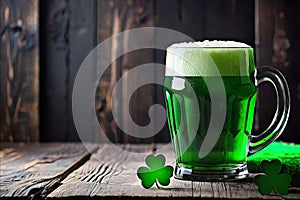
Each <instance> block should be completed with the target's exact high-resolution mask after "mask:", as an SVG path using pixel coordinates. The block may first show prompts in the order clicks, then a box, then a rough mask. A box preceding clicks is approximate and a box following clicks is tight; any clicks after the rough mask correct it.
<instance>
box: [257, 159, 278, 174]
mask: <svg viewBox="0 0 300 200" xmlns="http://www.w3.org/2000/svg"><path fill="white" fill-rule="evenodd" d="M281 166H282V164H281V162H280V160H278V159H275V160H272V161H268V160H263V161H262V162H261V163H260V168H261V169H262V171H263V172H265V174H267V175H277V174H279V172H280V170H281Z"/></svg>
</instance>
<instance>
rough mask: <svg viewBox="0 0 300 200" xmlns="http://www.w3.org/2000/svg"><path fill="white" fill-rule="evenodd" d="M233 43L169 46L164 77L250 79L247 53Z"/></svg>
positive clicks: (244, 45)
mask: <svg viewBox="0 0 300 200" xmlns="http://www.w3.org/2000/svg"><path fill="white" fill-rule="evenodd" d="M250 51H251V53H252V51H253V49H252V48H251V47H250V46H249V45H247V44H245V43H241V42H236V41H221V40H214V41H208V40H205V41H202V42H201V41H198V42H183V43H176V44H172V45H171V46H170V47H168V48H167V58H166V76H219V75H220V73H221V74H222V75H224V76H236V75H243V76H244V75H249V59H251V58H250V57H249V52H250Z"/></svg>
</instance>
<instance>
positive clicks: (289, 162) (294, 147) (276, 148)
mask: <svg viewBox="0 0 300 200" xmlns="http://www.w3.org/2000/svg"><path fill="white" fill-rule="evenodd" d="M274 159H279V160H280V161H281V163H282V169H281V173H288V174H290V175H291V176H292V178H293V181H292V186H300V145H299V144H293V143H284V142H273V143H271V144H270V145H269V146H267V147H266V148H265V149H263V150H261V151H259V152H257V153H255V154H253V155H251V156H249V157H248V160H247V166H248V171H249V172H250V173H259V172H262V171H261V169H260V162H261V161H262V160H274Z"/></svg>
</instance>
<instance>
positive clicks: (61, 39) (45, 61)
mask: <svg viewBox="0 0 300 200" xmlns="http://www.w3.org/2000/svg"><path fill="white" fill-rule="evenodd" d="M84 2H85V3H84V4H83V1H79V0H77V1H45V2H42V3H41V16H42V17H41V18H42V19H44V20H43V22H42V23H41V24H40V25H41V77H42V78H41V82H42V85H41V88H42V89H41V107H42V110H41V111H42V112H41V116H42V118H41V125H42V129H41V130H42V134H41V139H42V140H43V141H49V140H59V141H65V140H78V137H77V133H76V131H75V129H74V124H73V121H72V115H71V110H70V105H71V99H70V95H71V91H70V90H71V88H72V84H73V81H74V76H75V74H76V71H77V70H78V66H79V65H80V64H81V62H82V59H83V58H84V56H86V55H87V53H88V52H89V51H90V50H91V49H92V48H93V47H95V46H96V44H99V43H100V42H102V41H103V40H105V39H107V38H109V37H110V36H112V35H114V34H116V33H119V32H122V31H124V30H128V29H132V28H137V27H150V26H158V27H165V28H170V29H173V30H177V31H180V32H182V33H185V34H187V35H189V36H191V37H193V38H194V39H196V40H203V39H216V38H218V39H235V40H239V41H243V42H246V43H248V44H250V45H252V46H254V1H253V0H251V1H247V2H243V1H241V0H236V1H233V0H225V1H217V0H200V1H199V0H176V1H172V3H170V2H167V1H164V0H155V1H150V0H125V1H121V0H108V1H106V0H105V1H104V0H99V1H93V0H89V1H84ZM84 30H86V32H84ZM82 32H84V33H85V34H83V35H80V36H78V37H77V34H78V33H82ZM74 36H76V37H74ZM152 38H153V35H152V34H151V33H148V34H147V33H146V34H145V39H149V40H151V39H152ZM116 45H117V46H119V47H118V48H126V47H124V44H116ZM110 51H111V49H110V48H108V49H107V52H110ZM108 56H111V55H110V53H108ZM57 58H59V59H57ZM100 62H101V61H100ZM151 62H154V63H164V62H165V52H163V51H157V50H153V49H148V50H140V51H135V52H131V53H128V54H126V55H124V56H122V57H121V58H120V59H118V60H117V61H116V62H114V63H112V64H111V66H110V68H109V69H108V70H107V71H106V73H105V75H104V77H103V78H102V79H101V81H100V82H99V89H98V92H97V94H96V98H97V99H96V100H97V101H96V105H95V106H96V109H97V111H98V121H99V123H100V124H101V127H102V128H103V130H104V131H105V132H106V134H107V135H108V137H109V138H110V139H111V140H112V141H115V142H154V141H160V142H166V141H169V133H168V129H167V125H165V127H164V129H163V130H162V131H160V133H158V134H157V135H156V136H155V137H152V138H148V139H140V138H133V137H131V136H129V135H127V134H125V133H123V132H122V131H121V130H120V129H119V128H118V127H117V126H116V124H115V122H114V120H113V118H112V115H111V104H110V101H111V92H112V89H113V88H114V85H115V83H116V81H117V80H118V79H119V78H120V77H121V76H122V74H124V73H125V72H127V71H128V70H130V69H132V68H134V67H135V66H138V65H140V64H145V63H151ZM148 76H153V77H154V76H155V73H154V72H153V74H149V75H148ZM162 76H163V74H162ZM125 90H126V88H124V91H125ZM145 94H147V95H145ZM117 101H118V100H117ZM154 103H160V104H164V100H163V93H162V87H161V86H154V85H148V86H144V87H142V88H140V89H139V90H138V91H136V92H135V93H134V95H133V96H132V98H131V104H130V105H131V106H130V113H131V116H132V118H133V120H134V121H135V122H136V123H137V124H139V125H146V124H147V123H149V117H148V110H149V107H150V106H151V105H153V104H154ZM121 112H122V111H121ZM128 117H129V116H128ZM124 119H126V117H124ZM97 123H98V122H97ZM123 123H126V120H125V121H124V122H123ZM141 134H142V133H141Z"/></svg>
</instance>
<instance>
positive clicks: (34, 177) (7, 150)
mask: <svg viewBox="0 0 300 200" xmlns="http://www.w3.org/2000/svg"><path fill="white" fill-rule="evenodd" d="M1 146H2V145H1ZM87 148H88V150H89V152H92V151H94V150H95V149H96V148H97V147H96V146H95V145H88V146H87ZM89 152H88V151H87V150H86V148H85V147H84V146H83V145H82V144H79V143H78V144H76V143H75V144H71V143H69V144H68V143H66V144H62V143H47V144H35V145H25V146H23V147H22V146H21V147H20V146H18V145H14V146H12V145H11V144H10V145H6V146H4V147H1V150H0V158H1V168H0V179H1V181H0V197H43V196H46V195H47V194H48V193H49V192H50V191H52V190H53V189H54V188H55V187H57V185H59V183H60V182H61V181H62V180H63V179H64V178H65V177H66V176H67V175H68V174H69V173H71V172H72V171H74V169H76V168H77V167H79V166H80V165H82V162H84V161H85V160H86V159H88V157H89V156H90V153H89Z"/></svg>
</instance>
